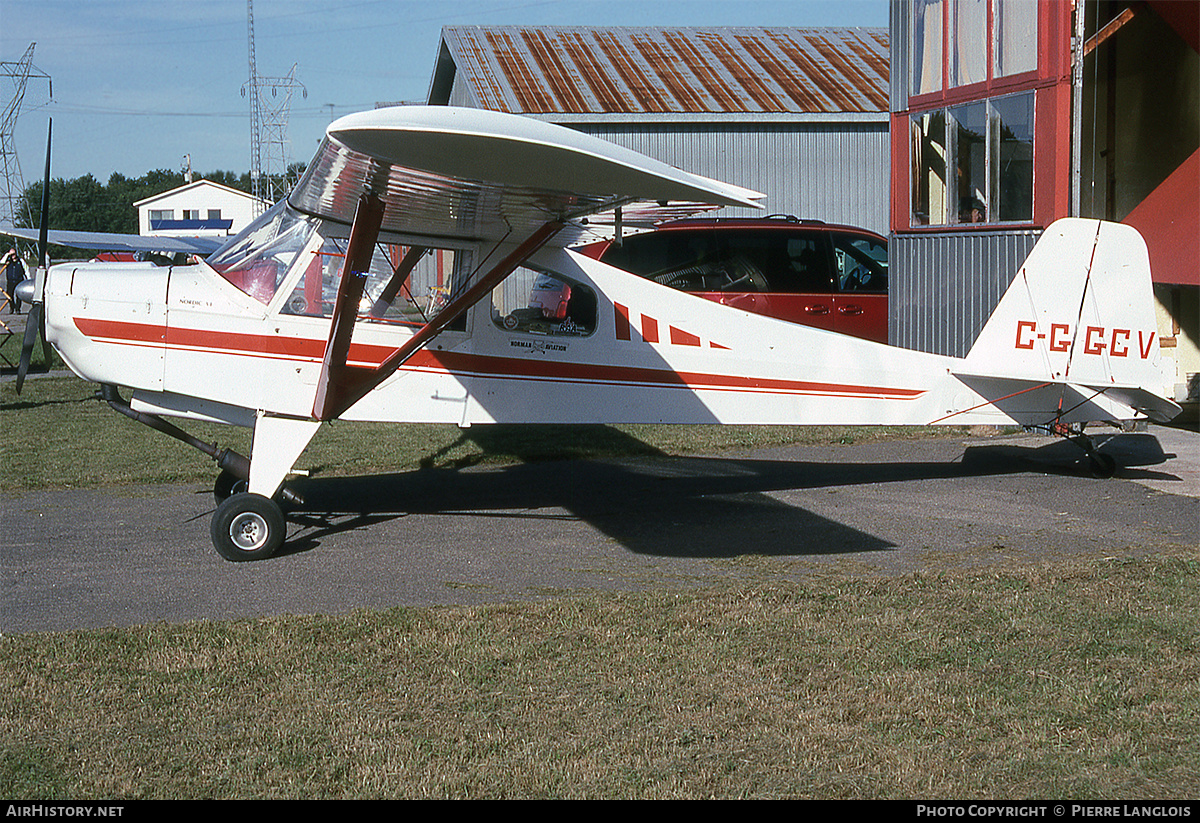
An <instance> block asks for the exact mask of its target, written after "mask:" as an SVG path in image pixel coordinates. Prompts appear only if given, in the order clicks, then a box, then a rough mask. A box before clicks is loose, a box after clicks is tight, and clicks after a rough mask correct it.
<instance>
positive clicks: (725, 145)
mask: <svg viewBox="0 0 1200 823" xmlns="http://www.w3.org/2000/svg"><path fill="white" fill-rule="evenodd" d="M428 102H429V103H430V104H433V105H455V106H467V107H478V108H485V109H490V110H494V111H503V112H511V113H517V114H524V115H528V116H532V117H536V118H539V119H544V120H547V121H550V122H553V123H557V124H560V125H564V126H569V127H571V128H574V129H578V130H580V131H583V132H586V133H589V134H593V135H596V136H599V137H603V138H605V139H606V140H609V141H611V142H614V143H617V144H619V145H623V146H626V147H628V148H631V149H635V150H637V151H640V152H642V153H643V154H647V155H649V156H651V157H655V158H657V159H659V160H662V161H664V162H666V163H670V164H671V165H674V166H678V167H680V168H684V169H686V170H688V171H691V172H695V173H698V174H703V175H707V176H710V177H715V178H718V179H721V180H726V181H728V182H731V183H736V184H738V185H741V186H746V187H748V188H751V189H755V190H757V191H760V192H763V193H764V194H766V195H767V199H766V207H767V211H768V212H769V213H773V214H774V213H780V214H793V215H795V216H797V217H802V218H811V219H819V220H825V221H827V222H837V223H849V224H852V225H858V226H863V227H865V228H869V229H872V230H874V231H877V232H879V233H881V234H883V233H886V231H887V228H888V212H887V192H888V111H887V107H888V31H887V30H886V29H878V28H750V27H747V28H712V29H704V28H649V27H647V28H627V27H613V28H593V27H545V26H537V27H523V26H455V27H447V28H444V29H443V30H442V39H441V45H440V48H439V51H438V59H437V64H436V66H435V69H434V73H433V78H432V81H431V84H430V90H429V96H428ZM737 213H738V211H737V210H731V209H726V210H724V211H722V214H737Z"/></svg>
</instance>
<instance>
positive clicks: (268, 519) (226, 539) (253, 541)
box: [210, 492, 287, 563]
mask: <svg viewBox="0 0 1200 823" xmlns="http://www.w3.org/2000/svg"><path fill="white" fill-rule="evenodd" d="M210 531H211V534H212V541H213V547H214V548H216V550H217V554H219V555H221V557H224V558H225V559H226V560H230V561H233V562H235V563H240V562H243V561H247V560H263V559H266V558H268V557H270V556H271V555H273V554H275V552H276V551H278V550H279V547H280V546H282V545H283V538H284V537H285V536H286V534H287V521H286V520H284V518H283V511H282V510H281V509H280V508H279V506H278V504H276V503H275V501H274V500H271V499H269V498H266V497H263V496H262V495H261V494H250V493H248V492H243V493H241V494H235V495H233V496H231V497H229V498H228V499H227V500H225V502H224V503H222V504H221V505H219V506H217V511H216V514H214V515H213V519H212V524H211V527H210Z"/></svg>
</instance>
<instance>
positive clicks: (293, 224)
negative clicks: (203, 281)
mask: <svg viewBox="0 0 1200 823" xmlns="http://www.w3.org/2000/svg"><path fill="white" fill-rule="evenodd" d="M316 230H317V220H316V219H315V218H312V217H306V216H304V215H302V214H300V213H299V212H297V211H295V210H294V209H292V208H290V207H289V206H288V205H287V201H286V200H285V201H281V202H280V203H278V204H276V205H275V206H274V207H273V208H271V209H270V210H269V211H268V212H266V213H265V214H264V215H262V216H261V217H259V218H258V219H257V220H255V221H254V222H253V223H251V224H250V225H249V226H247V227H246V228H245V229H243V230H242V232H241V233H240V234H238V235H237V236H236V237H234V238H233V239H232V240H230V241H229V242H228V243H226V244H225V245H224V246H222V247H221V248H220V249H218V250H217V251H216V253H214V254H213V255H212V256H211V257H209V258H208V265H210V266H212V267H213V268H214V269H216V270H217V272H219V273H220V275H221V276H222V277H224V278H225V279H226V280H228V281H229V282H230V283H232V284H233V285H235V286H237V287H238V288H239V289H241V290H242V291H244V292H246V294H248V295H250V296H251V297H253V298H255V299H256V300H260V301H262V302H263V303H269V302H270V301H271V298H272V297H274V296H275V291H276V289H278V288H279V284H280V283H281V282H282V281H283V277H284V275H285V274H287V271H288V269H289V268H290V267H291V265H292V262H293V261H294V260H295V259H296V255H297V254H299V253H300V251H301V250H302V249H303V248H304V246H305V244H306V243H308V240H309V238H310V237H312V234H313V232H315V231H316Z"/></svg>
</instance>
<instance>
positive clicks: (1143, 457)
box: [281, 434, 1171, 558]
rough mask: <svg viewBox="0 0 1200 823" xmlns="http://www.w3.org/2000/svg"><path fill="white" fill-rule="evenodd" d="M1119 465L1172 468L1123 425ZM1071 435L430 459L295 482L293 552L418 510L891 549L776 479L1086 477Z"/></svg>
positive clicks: (720, 549)
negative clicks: (929, 452)
mask: <svg viewBox="0 0 1200 823" xmlns="http://www.w3.org/2000/svg"><path fill="white" fill-rule="evenodd" d="M1100 448H1101V449H1102V450H1104V451H1106V452H1108V453H1110V454H1113V456H1114V457H1116V458H1117V460H1118V464H1119V466H1120V468H1118V470H1117V475H1116V476H1117V477H1119V478H1125V479H1134V478H1138V477H1158V478H1170V477H1171V475H1169V474H1165V473H1163V472H1157V471H1154V470H1148V469H1144V468H1139V467H1142V466H1150V465H1155V464H1160V463H1162V462H1164V461H1165V460H1166V459H1167V458H1168V457H1169V455H1164V454H1163V452H1162V449H1161V447H1160V446H1159V444H1158V441H1157V440H1156V439H1155V438H1154V437H1153V436H1152V435H1142V434H1132V435H1120V436H1116V437H1111V438H1108V439H1107V440H1105V441H1104V442H1103V443H1102V444H1101V445H1100ZM1088 467H1089V463H1088V460H1087V457H1086V455H1085V454H1084V453H1083V451H1082V450H1081V449H1080V448H1079V447H1078V446H1076V445H1074V444H1072V443H1067V442H1062V441H1056V442H1053V443H1051V444H1048V445H1044V446H1041V447H1038V448H1030V447H1027V446H1020V445H1012V444H994V445H982V446H970V447H967V448H966V449H965V451H964V452H963V454H962V456H961V458H960V459H958V460H954V461H947V462H894V463H830V462H806V461H790V460H769V459H741V458H721V457H671V456H666V455H657V456H653V455H652V456H644V457H623V458H619V459H603V460H600V459H596V460H558V461H541V462H528V463H519V464H514V465H506V466H500V467H492V468H489V467H474V468H467V469H459V468H423V469H419V470H416V471H411V472H404V473H397V474H376V475H369V476H360V477H337V478H333V477H330V478H324V477H310V478H302V479H299V480H297V481H294V482H293V483H291V484H289V485H290V486H291V487H292V488H293V489H294V490H295V491H297V492H298V493H299V494H300V495H301V496H302V497H303V498H304V499H305V501H306V502H305V505H304V506H303V507H302V508H301V509H299V510H296V511H293V512H291V513H290V515H289V519H290V520H291V521H292V523H293V524H294V525H300V526H301V527H302V528H301V530H300V532H299V533H298V534H295V535H294V537H293V539H292V540H291V541H289V543H288V545H287V546H285V547H284V550H283V551H282V552H281V554H286V553H295V552H298V551H306V550H309V549H312V548H316V547H317V546H318V545H320V543H321V541H322V540H323V539H324V538H326V537H329V536H331V535H334V534H338V533H342V532H346V531H352V530H356V529H360V528H364V527H368V526H370V525H371V524H374V523H378V522H382V521H387V520H392V519H395V518H397V517H401V516H405V515H413V514H448V515H449V514H454V515H470V516H475V517H479V518H481V519H486V518H519V519H522V520H525V521H537V520H545V521H547V523H546V528H547V530H550V529H553V528H554V527H555V525H554V524H555V523H556V522H561V521H563V520H581V521H584V522H586V523H588V524H589V525H591V526H592V527H593V528H595V529H597V530H598V531H600V532H602V533H603V534H605V535H607V536H609V537H611V538H612V539H614V540H616V541H617V542H619V543H620V544H621V545H622V546H624V547H625V548H626V549H628V550H629V551H631V552H634V553H637V554H644V555H648V556H661V557H699V558H703V557H736V556H741V555H751V554H753V555H778V556H783V555H787V556H796V555H824V554H839V553H848V552H864V551H880V550H890V549H892V548H894V546H893V545H892V544H890V543H888V542H887V541H885V540H882V539H880V538H878V537H876V536H874V535H871V534H868V533H865V532H863V531H861V530H859V529H855V528H852V527H849V526H846V525H844V524H841V523H838V522H836V521H834V520H830V519H828V518H825V517H823V516H820V515H817V514H815V513H813V512H810V511H807V510H805V509H803V508H800V507H796V506H792V505H788V504H785V503H783V502H780V501H779V500H777V499H776V498H775V497H773V496H771V494H770V493H771V492H774V491H781V490H802V489H814V488H827V487H836V486H857V485H862V484H878V483H896V482H904V481H917V480H931V479H952V478H960V477H961V478H969V477H986V476H1001V475H1007V474H1016V473H1029V472H1033V473H1040V474H1055V475H1062V476H1076V477H1088V476H1089V475H1090V472H1089V468H1088Z"/></svg>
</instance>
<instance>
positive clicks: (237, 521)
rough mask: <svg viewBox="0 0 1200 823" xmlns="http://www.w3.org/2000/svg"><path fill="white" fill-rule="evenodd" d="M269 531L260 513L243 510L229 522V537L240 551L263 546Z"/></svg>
mask: <svg viewBox="0 0 1200 823" xmlns="http://www.w3.org/2000/svg"><path fill="white" fill-rule="evenodd" d="M269 531H270V530H269V529H268V528H267V521H266V520H264V519H263V517H262V515H258V514H255V513H253V512H244V513H242V514H239V515H238V516H237V517H235V518H233V522H232V523H230V524H229V539H230V540H232V541H233V545H235V546H237V547H238V548H239V549H241V550H242V551H246V552H251V551H254V550H255V549H260V548H262V547H263V545H264V544H265V543H266V542H267V533H268V532H269Z"/></svg>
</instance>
